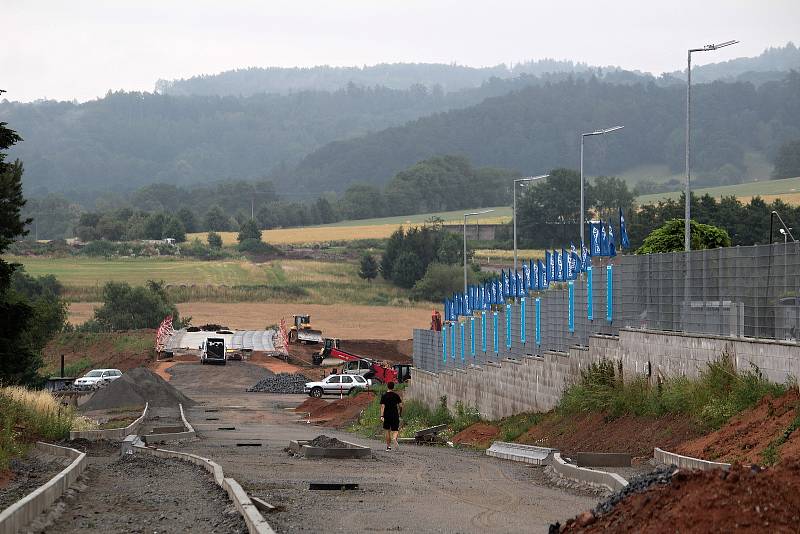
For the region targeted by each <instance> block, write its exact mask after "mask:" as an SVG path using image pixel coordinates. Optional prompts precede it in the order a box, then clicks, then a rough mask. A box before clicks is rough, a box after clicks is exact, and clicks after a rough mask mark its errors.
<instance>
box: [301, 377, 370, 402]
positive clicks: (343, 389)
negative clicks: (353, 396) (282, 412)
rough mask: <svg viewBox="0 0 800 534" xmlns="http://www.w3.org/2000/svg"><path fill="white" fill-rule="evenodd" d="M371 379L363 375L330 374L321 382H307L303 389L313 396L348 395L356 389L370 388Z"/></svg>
mask: <svg viewBox="0 0 800 534" xmlns="http://www.w3.org/2000/svg"><path fill="white" fill-rule="evenodd" d="M371 385H372V381H371V380H367V379H366V378H364V377H363V376H361V375H329V376H326V377H325V378H323V379H322V380H321V381H319V382H307V383H306V385H305V388H303V391H304V392H305V393H308V394H309V395H310V396H312V397H317V398H320V397H322V396H323V395H347V394H348V393H350V392H351V391H353V390H354V389H369V387H370V386H371Z"/></svg>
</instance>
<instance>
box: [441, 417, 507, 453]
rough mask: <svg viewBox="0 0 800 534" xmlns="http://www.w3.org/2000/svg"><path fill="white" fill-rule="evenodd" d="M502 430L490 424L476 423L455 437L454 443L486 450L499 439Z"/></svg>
mask: <svg viewBox="0 0 800 534" xmlns="http://www.w3.org/2000/svg"><path fill="white" fill-rule="evenodd" d="M499 434H500V429H499V428H497V427H496V426H494V425H490V424H488V423H475V424H474V425H470V426H468V427H467V428H465V429H464V430H462V431H461V432H459V433H458V434H456V435H455V436H453V439H452V441H453V443H457V444H459V445H467V446H470V447H478V448H481V449H486V448H488V447H489V446H491V444H492V442H493V441H495V440H496V439H497V436H498V435H499Z"/></svg>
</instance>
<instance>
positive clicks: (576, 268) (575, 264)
mask: <svg viewBox="0 0 800 534" xmlns="http://www.w3.org/2000/svg"><path fill="white" fill-rule="evenodd" d="M570 256H572V280H577V278H578V273H582V272H583V265H582V263H583V262H581V257H580V256H579V255H578V251H577V250H576V249H575V247H573V248H572V252H570Z"/></svg>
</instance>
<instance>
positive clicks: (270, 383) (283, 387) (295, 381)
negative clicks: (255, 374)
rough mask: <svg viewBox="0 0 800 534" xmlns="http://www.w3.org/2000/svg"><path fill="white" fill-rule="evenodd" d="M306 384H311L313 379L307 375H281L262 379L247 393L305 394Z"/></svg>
mask: <svg viewBox="0 0 800 534" xmlns="http://www.w3.org/2000/svg"><path fill="white" fill-rule="evenodd" d="M306 382H311V379H309V378H308V377H307V376H305V375H301V374H299V373H296V374H292V373H280V374H277V375H270V376H267V377H265V378H262V379H261V380H259V381H258V383H256V385H255V386H253V387H251V388H249V389H248V390H247V391H249V392H257V393H303V388H304V387H305V385H306Z"/></svg>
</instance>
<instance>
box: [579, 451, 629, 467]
mask: <svg viewBox="0 0 800 534" xmlns="http://www.w3.org/2000/svg"><path fill="white" fill-rule="evenodd" d="M575 463H577V464H578V465H579V466H580V467H630V466H631V455H630V454H626V453H617V452H579V453H577V454H576V455H575Z"/></svg>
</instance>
